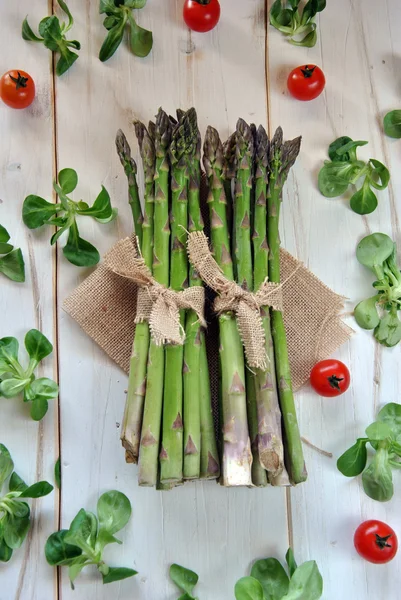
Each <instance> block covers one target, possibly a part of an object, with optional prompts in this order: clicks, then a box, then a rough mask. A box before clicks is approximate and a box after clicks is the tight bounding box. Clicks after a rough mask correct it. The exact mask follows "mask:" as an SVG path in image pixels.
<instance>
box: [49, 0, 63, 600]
mask: <svg viewBox="0 0 401 600" xmlns="http://www.w3.org/2000/svg"><path fill="white" fill-rule="evenodd" d="M48 3H49V14H52V15H54V14H55V13H56V10H55V2H54V0H48ZM50 86H51V105H52V119H53V123H52V124H53V169H52V170H53V180H54V181H55V180H56V179H57V173H58V154H57V151H58V137H57V133H58V132H57V102H56V95H57V92H56V55H55V53H54V52H52V53H51V62H50ZM53 200H54V202H55V203H56V202H57V198H56V193H55V191H53ZM54 229H55V231H56V230H57V228H56V227H55V228H54ZM52 274H53V340H54V343H53V351H54V369H55V377H56V381H57V383H58V384H59V383H60V366H59V339H58V335H59V318H58V244H54V246H53V254H52ZM55 427H56V436H55V437H56V445H57V451H58V452H57V454H58V457H57V458H56V460H59V461H60V472H61V473H62V467H61V409H60V386H59V395H58V398H57V405H56V422H55ZM61 493H62V476H61V486H60V488H57V505H56V510H57V518H56V524H57V530H59V529H61V507H62V502H61ZM55 586H56V587H55V600H59V599H60V598H61V595H62V590H61V586H62V578H61V567H56V583H55Z"/></svg>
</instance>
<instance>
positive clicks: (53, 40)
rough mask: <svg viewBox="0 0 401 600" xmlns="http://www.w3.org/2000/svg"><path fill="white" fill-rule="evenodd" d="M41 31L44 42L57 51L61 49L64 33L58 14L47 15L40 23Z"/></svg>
mask: <svg viewBox="0 0 401 600" xmlns="http://www.w3.org/2000/svg"><path fill="white" fill-rule="evenodd" d="M39 33H40V35H41V36H42V37H43V43H44V45H45V46H46V48H48V49H49V50H52V52H56V51H57V50H59V49H60V44H61V43H62V41H63V34H62V31H61V27H60V21H59V20H58V17H56V15H51V16H50V17H45V18H44V19H42V20H41V22H40V23H39Z"/></svg>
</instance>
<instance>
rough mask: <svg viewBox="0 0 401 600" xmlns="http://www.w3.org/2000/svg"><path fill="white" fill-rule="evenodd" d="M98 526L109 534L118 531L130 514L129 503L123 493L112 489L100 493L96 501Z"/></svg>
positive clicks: (126, 521) (124, 524)
mask: <svg viewBox="0 0 401 600" xmlns="http://www.w3.org/2000/svg"><path fill="white" fill-rule="evenodd" d="M97 515H98V518H99V526H100V527H101V528H102V529H105V530H106V531H108V532H109V533H111V534H114V533H116V532H117V531H120V530H121V529H122V528H123V527H125V526H126V524H127V523H128V521H129V518H130V516H131V503H130V501H129V500H128V498H127V496H126V495H125V494H122V493H121V492H118V491H116V490H112V491H110V492H105V493H104V494H102V495H101V496H100V498H99V500H98V503H97Z"/></svg>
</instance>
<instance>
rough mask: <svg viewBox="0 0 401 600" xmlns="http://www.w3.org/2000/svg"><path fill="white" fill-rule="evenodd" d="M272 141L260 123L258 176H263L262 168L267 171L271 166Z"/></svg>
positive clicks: (257, 150) (256, 154) (257, 161)
mask: <svg viewBox="0 0 401 600" xmlns="http://www.w3.org/2000/svg"><path fill="white" fill-rule="evenodd" d="M269 154H270V142H269V138H268V136H267V133H266V129H265V128H264V127H263V125H259V127H258V130H257V132H256V153H255V160H256V176H257V177H262V171H261V169H263V170H265V171H266V174H267V169H268V166H269Z"/></svg>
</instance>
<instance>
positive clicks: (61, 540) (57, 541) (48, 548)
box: [45, 529, 82, 566]
mask: <svg viewBox="0 0 401 600" xmlns="http://www.w3.org/2000/svg"><path fill="white" fill-rule="evenodd" d="M67 534H68V530H67V529H61V531H56V532H55V533H52V535H51V536H50V537H49V538H48V539H47V542H46V545H45V556H46V560H47V562H48V563H49V565H52V566H56V565H70V564H71V563H73V562H74V561H75V559H76V558H77V557H78V556H81V555H82V550H81V549H80V548H78V547H77V546H74V545H72V544H69V543H67V542H66V540H65V537H66V535H67Z"/></svg>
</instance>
